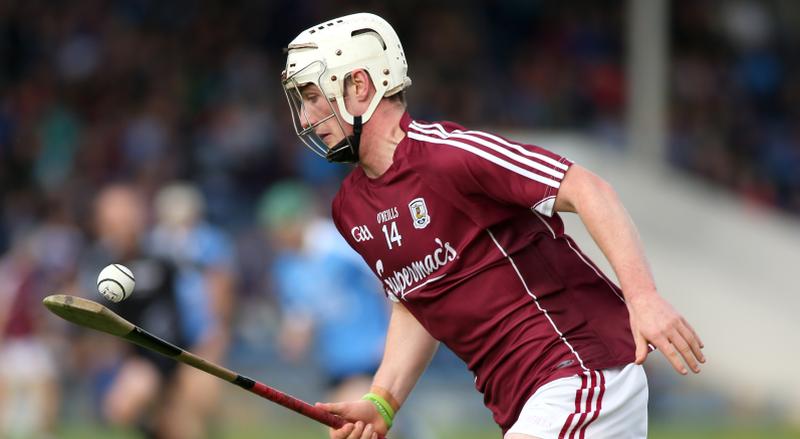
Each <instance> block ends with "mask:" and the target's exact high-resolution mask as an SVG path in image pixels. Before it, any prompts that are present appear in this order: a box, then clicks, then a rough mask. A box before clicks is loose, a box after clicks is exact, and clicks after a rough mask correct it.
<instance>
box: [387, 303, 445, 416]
mask: <svg viewBox="0 0 800 439" xmlns="http://www.w3.org/2000/svg"><path fill="white" fill-rule="evenodd" d="M438 347H439V342H438V341H436V339H434V338H433V337H431V335H430V334H429V333H428V331H426V330H425V328H423V327H422V325H420V324H419V322H418V321H417V320H416V319H415V318H414V316H413V315H411V313H410V312H408V310H407V309H405V307H403V306H402V305H399V304H394V305H393V307H392V317H391V320H390V321H389V331H388V333H387V335H386V348H385V350H384V354H383V361H382V362H381V366H380V368H378V371H377V372H376V373H375V378H374V379H373V386H378V387H380V388H382V389H385V390H386V391H388V392H389V393H390V394H391V396H392V397H393V398H394V399H395V400H396V401H397V403H398V405H399V406H402V405H403V403H404V402H405V400H406V398H408V395H409V393H411V389H413V388H414V385H416V383H417V380H419V377H420V376H421V375H422V372H424V371H425V368H426V367H427V366H428V363H430V361H431V358H433V354H434V353H435V352H436V349H437V348H438ZM398 408H399V407H398Z"/></svg>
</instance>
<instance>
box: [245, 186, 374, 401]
mask: <svg viewBox="0 0 800 439" xmlns="http://www.w3.org/2000/svg"><path fill="white" fill-rule="evenodd" d="M315 206H316V202H315V198H314V196H313V194H312V193H311V190H310V189H309V188H308V187H306V186H304V185H302V184H301V183H297V182H291V181H287V182H282V183H278V184H276V185H274V186H272V187H271V188H270V189H269V190H268V191H267V192H266V193H265V194H264V195H263V197H262V199H261V202H260V205H259V222H260V223H261V224H262V226H263V227H264V230H265V231H266V232H267V235H268V237H269V239H270V240H271V241H272V244H273V246H274V248H275V249H276V254H275V257H274V260H273V262H272V265H271V267H270V271H271V277H272V279H273V288H274V291H275V293H276V294H277V296H278V299H279V302H280V306H281V310H282V313H283V317H282V318H283V323H282V328H281V334H280V346H281V351H282V353H283V354H284V355H285V356H286V357H287V359H289V360H293V361H298V360H300V359H301V358H303V357H304V356H305V355H306V353H307V352H308V351H311V352H313V353H314V356H315V357H316V360H317V361H318V362H319V366H320V367H321V369H322V370H323V371H324V372H325V374H326V376H327V383H328V385H329V390H330V392H331V394H330V395H329V397H330V398H331V399H332V400H335V401H342V400H349V399H353V398H358V397H360V396H361V395H362V394H364V392H366V391H367V390H368V389H369V386H370V383H371V379H372V375H373V374H374V372H375V370H376V369H377V367H378V364H379V363H380V360H381V355H382V353H383V345H384V339H385V336H386V327H387V324H388V308H387V306H386V303H385V300H384V299H383V296H382V294H381V293H380V291H381V290H380V285H379V284H378V283H377V280H376V279H375V277H374V275H373V274H372V272H370V271H369V270H368V268H367V266H366V265H365V264H364V261H363V260H361V258H360V257H359V256H358V254H357V253H356V252H355V251H353V250H352V249H351V248H350V247H349V246H348V245H347V243H346V242H345V241H344V240H343V239H342V237H341V236H340V235H339V232H338V231H337V230H336V228H335V227H334V225H333V223H332V222H331V221H330V220H328V219H323V218H321V217H319V216H318V215H317V214H316V208H315Z"/></svg>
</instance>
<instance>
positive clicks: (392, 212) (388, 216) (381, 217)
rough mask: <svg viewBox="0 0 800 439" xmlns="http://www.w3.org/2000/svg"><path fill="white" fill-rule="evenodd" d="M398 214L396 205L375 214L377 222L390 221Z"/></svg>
mask: <svg viewBox="0 0 800 439" xmlns="http://www.w3.org/2000/svg"><path fill="white" fill-rule="evenodd" d="M398 216H400V214H398V213H397V206H395V207H392V208H391V209H386V210H384V211H381V212H378V215H377V220H378V224H381V223H385V222H386V221H391V220H393V219H395V218H397V217H398Z"/></svg>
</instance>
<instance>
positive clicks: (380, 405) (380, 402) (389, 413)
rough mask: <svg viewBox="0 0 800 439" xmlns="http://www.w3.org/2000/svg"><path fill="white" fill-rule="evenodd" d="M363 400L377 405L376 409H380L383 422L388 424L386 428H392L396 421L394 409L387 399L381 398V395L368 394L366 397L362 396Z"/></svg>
mask: <svg viewBox="0 0 800 439" xmlns="http://www.w3.org/2000/svg"><path fill="white" fill-rule="evenodd" d="M361 399H364V400H367V401H370V402H371V403H373V404H375V408H376V409H378V413H380V415H381V417H382V418H383V421H384V422H386V428H392V422H393V421H394V409H392V406H391V404H389V403H388V402H387V401H386V400H385V399H383V398H381V396H380V395H377V394H375V393H367V394H366V395H364V396H362V397H361Z"/></svg>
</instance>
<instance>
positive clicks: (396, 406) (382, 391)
mask: <svg viewBox="0 0 800 439" xmlns="http://www.w3.org/2000/svg"><path fill="white" fill-rule="evenodd" d="M369 393H374V394H376V395H378V396H380V397H381V398H383V399H385V400H386V402H388V403H389V405H390V406H391V407H392V410H394V413H395V415H396V414H397V412H398V411H399V410H400V403H399V402H398V401H397V398H395V397H394V395H392V392H390V391H389V390H387V389H386V388H384V387H381V386H376V385H374V384H373V385H372V387H370V388H369Z"/></svg>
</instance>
